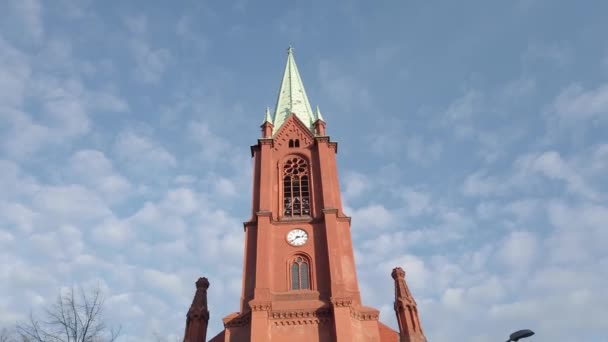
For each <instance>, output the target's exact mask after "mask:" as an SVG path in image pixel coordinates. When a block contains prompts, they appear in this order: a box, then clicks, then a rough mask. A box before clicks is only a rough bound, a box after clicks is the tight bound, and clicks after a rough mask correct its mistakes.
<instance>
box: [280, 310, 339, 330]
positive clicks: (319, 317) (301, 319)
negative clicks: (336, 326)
mask: <svg viewBox="0 0 608 342" xmlns="http://www.w3.org/2000/svg"><path fill="white" fill-rule="evenodd" d="M331 316H332V315H331V310H329V309H321V310H320V309H313V310H290V311H273V312H272V313H271V314H270V316H269V318H270V319H271V320H272V321H273V324H274V325H275V326H284V325H305V324H325V323H329V322H331V319H332V318H331Z"/></svg>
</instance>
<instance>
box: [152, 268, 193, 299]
mask: <svg viewBox="0 0 608 342" xmlns="http://www.w3.org/2000/svg"><path fill="white" fill-rule="evenodd" d="M142 280H143V281H144V282H145V283H146V284H149V285H150V286H152V287H156V288H159V289H161V290H163V291H165V292H167V293H169V294H171V295H174V296H176V297H180V296H184V295H186V294H189V293H188V292H187V291H185V289H184V283H183V282H182V280H181V279H180V277H178V276H177V275H176V274H173V273H168V272H162V271H159V270H155V269H146V270H143V271H142Z"/></svg>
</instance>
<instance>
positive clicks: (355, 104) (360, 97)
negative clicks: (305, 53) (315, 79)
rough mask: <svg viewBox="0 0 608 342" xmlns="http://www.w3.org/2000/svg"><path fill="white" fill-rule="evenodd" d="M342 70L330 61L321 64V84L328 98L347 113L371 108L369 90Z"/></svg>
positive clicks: (350, 74)
mask: <svg viewBox="0 0 608 342" xmlns="http://www.w3.org/2000/svg"><path fill="white" fill-rule="evenodd" d="M342 68H343V66H341V65H339V64H338V63H334V62H332V61H328V60H322V61H321V62H320V63H319V79H320V82H319V83H320V85H321V89H322V90H323V91H324V92H325V93H327V98H328V99H331V100H333V101H335V102H336V103H337V104H338V105H339V106H340V107H342V108H343V109H344V110H346V111H350V110H353V109H354V108H367V107H369V106H370V105H371V102H372V100H371V95H370V93H369V90H368V89H367V88H365V86H364V83H363V82H361V81H360V80H358V79H356V78H354V77H353V76H352V75H353V74H352V73H348V72H345V71H343V70H341V69H342Z"/></svg>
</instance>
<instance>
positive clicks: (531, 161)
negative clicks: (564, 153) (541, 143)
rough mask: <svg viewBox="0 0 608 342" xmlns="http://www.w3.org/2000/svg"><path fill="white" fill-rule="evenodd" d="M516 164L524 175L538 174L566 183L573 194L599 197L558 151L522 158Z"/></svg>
mask: <svg viewBox="0 0 608 342" xmlns="http://www.w3.org/2000/svg"><path fill="white" fill-rule="evenodd" d="M515 163H516V167H517V168H518V169H519V170H520V172H523V173H524V174H527V173H529V172H538V173H540V174H542V175H543V176H545V177H547V178H549V179H557V180H562V181H564V182H566V184H567V188H568V190H569V191H570V192H572V193H575V194H579V195H581V196H584V197H587V198H591V199H596V198H598V196H599V195H598V194H597V193H596V192H595V191H594V190H593V189H592V188H591V187H590V186H588V185H587V182H586V181H585V180H584V179H583V178H582V177H581V176H580V175H579V173H578V172H577V171H576V170H575V169H574V168H573V167H572V166H570V165H569V164H568V163H567V162H566V161H564V160H563V159H562V158H561V156H560V154H559V153H558V152H556V151H547V152H544V153H542V154H540V155H526V156H522V157H520V158H519V159H518V160H517V161H516V162H515Z"/></svg>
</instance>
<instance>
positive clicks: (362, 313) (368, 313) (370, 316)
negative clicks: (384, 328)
mask: <svg viewBox="0 0 608 342" xmlns="http://www.w3.org/2000/svg"><path fill="white" fill-rule="evenodd" d="M350 316H351V317H352V318H354V319H357V320H359V321H377V320H378V318H380V312H379V311H378V310H374V309H372V310H358V309H355V308H351V310H350Z"/></svg>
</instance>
